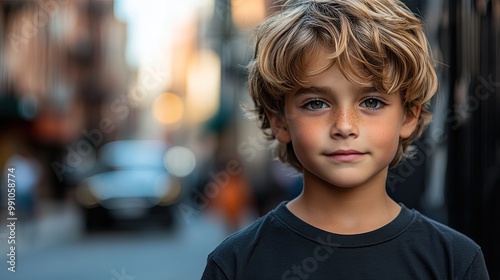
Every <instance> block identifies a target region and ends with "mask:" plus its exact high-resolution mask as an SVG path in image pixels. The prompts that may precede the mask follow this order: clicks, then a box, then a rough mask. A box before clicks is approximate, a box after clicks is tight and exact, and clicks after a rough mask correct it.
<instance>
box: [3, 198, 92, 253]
mask: <svg viewBox="0 0 500 280" xmlns="http://www.w3.org/2000/svg"><path fill="white" fill-rule="evenodd" d="M5 211H6V210H5V209H2V212H5ZM1 218H2V221H1V223H0V224H1V225H2V226H1V227H0V254H1V256H2V259H3V258H5V256H6V254H7V253H8V250H9V249H10V246H11V245H14V244H13V242H12V239H14V238H12V235H13V234H15V235H14V236H15V246H16V248H15V249H16V254H24V253H30V252H32V251H36V250H39V249H43V248H45V247H48V246H54V245H60V244H64V243H67V242H71V241H73V240H76V239H78V238H80V237H81V236H82V234H83V225H82V218H81V214H80V212H79V209H78V208H77V206H76V205H74V204H73V203H71V202H41V203H40V205H39V206H38V207H37V211H36V214H35V217H34V218H32V219H28V218H24V217H17V220H16V221H15V230H14V232H12V231H11V230H10V229H9V224H10V222H11V221H9V220H7V217H6V213H2V215H1ZM11 228H12V227H11ZM9 238H10V242H11V243H10V244H9V243H8V242H9Z"/></svg>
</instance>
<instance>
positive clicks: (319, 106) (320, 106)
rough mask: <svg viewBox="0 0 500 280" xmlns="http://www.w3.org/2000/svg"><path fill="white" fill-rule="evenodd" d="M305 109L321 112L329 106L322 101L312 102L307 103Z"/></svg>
mask: <svg viewBox="0 0 500 280" xmlns="http://www.w3.org/2000/svg"><path fill="white" fill-rule="evenodd" d="M304 107H305V108H306V109H308V110H320V109H323V108H327V107H328V106H327V105H326V103H325V102H323V101H321V100H311V101H309V102H307V103H306V104H305V105H304Z"/></svg>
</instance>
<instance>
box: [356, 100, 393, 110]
mask: <svg viewBox="0 0 500 280" xmlns="http://www.w3.org/2000/svg"><path fill="white" fill-rule="evenodd" d="M370 100H372V101H375V102H377V106H375V107H376V108H370V107H366V106H362V107H363V108H366V109H368V110H372V111H377V110H380V109H382V108H384V106H385V105H387V103H385V102H384V101H382V100H380V99H379V98H376V97H368V98H366V99H364V100H363V101H361V104H365V102H366V101H370Z"/></svg>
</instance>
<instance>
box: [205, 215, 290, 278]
mask: <svg viewBox="0 0 500 280" xmlns="http://www.w3.org/2000/svg"><path fill="white" fill-rule="evenodd" d="M281 226H282V225H281V222H279V221H278V218H277V217H276V216H275V214H274V210H273V211H271V212H270V213H268V214H266V215H265V216H263V217H261V218H259V219H258V220H257V221H255V222H253V223H252V224H250V225H249V226H247V227H246V228H244V229H242V230H240V231H237V232H235V233H233V234H231V235H229V236H228V237H227V238H226V239H224V240H223V241H222V242H221V243H220V244H219V245H218V246H217V247H216V248H215V249H214V250H213V251H212V252H211V253H210V254H209V256H208V261H209V262H213V263H215V264H217V266H218V267H220V268H221V269H222V270H223V271H225V272H226V273H227V274H229V275H230V274H232V273H233V272H234V271H233V270H234V269H235V268H236V267H239V266H240V265H242V264H245V263H246V262H247V261H248V259H249V258H250V257H251V256H252V255H253V254H256V253H257V252H256V251H255V248H256V247H257V246H262V243H265V244H269V241H270V240H269V239H274V240H276V239H277V238H276V237H277V235H276V234H272V233H273V232H276V231H275V229H276V228H277V227H281ZM270 233H271V234H270ZM262 239H266V241H265V242H263V241H262ZM271 242H272V241H271ZM259 252H260V251H259Z"/></svg>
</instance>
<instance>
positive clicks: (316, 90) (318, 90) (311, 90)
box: [293, 86, 377, 98]
mask: <svg viewBox="0 0 500 280" xmlns="http://www.w3.org/2000/svg"><path fill="white" fill-rule="evenodd" d="M373 91H377V90H376V88H375V87H360V88H358V89H357V90H356V92H355V94H366V93H369V92H373ZM332 93H333V91H332V90H331V89H330V88H329V87H316V86H312V87H308V88H303V87H301V88H299V89H298V90H297V91H295V93H294V94H293V97H294V98H299V97H300V96H303V95H306V94H332Z"/></svg>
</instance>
